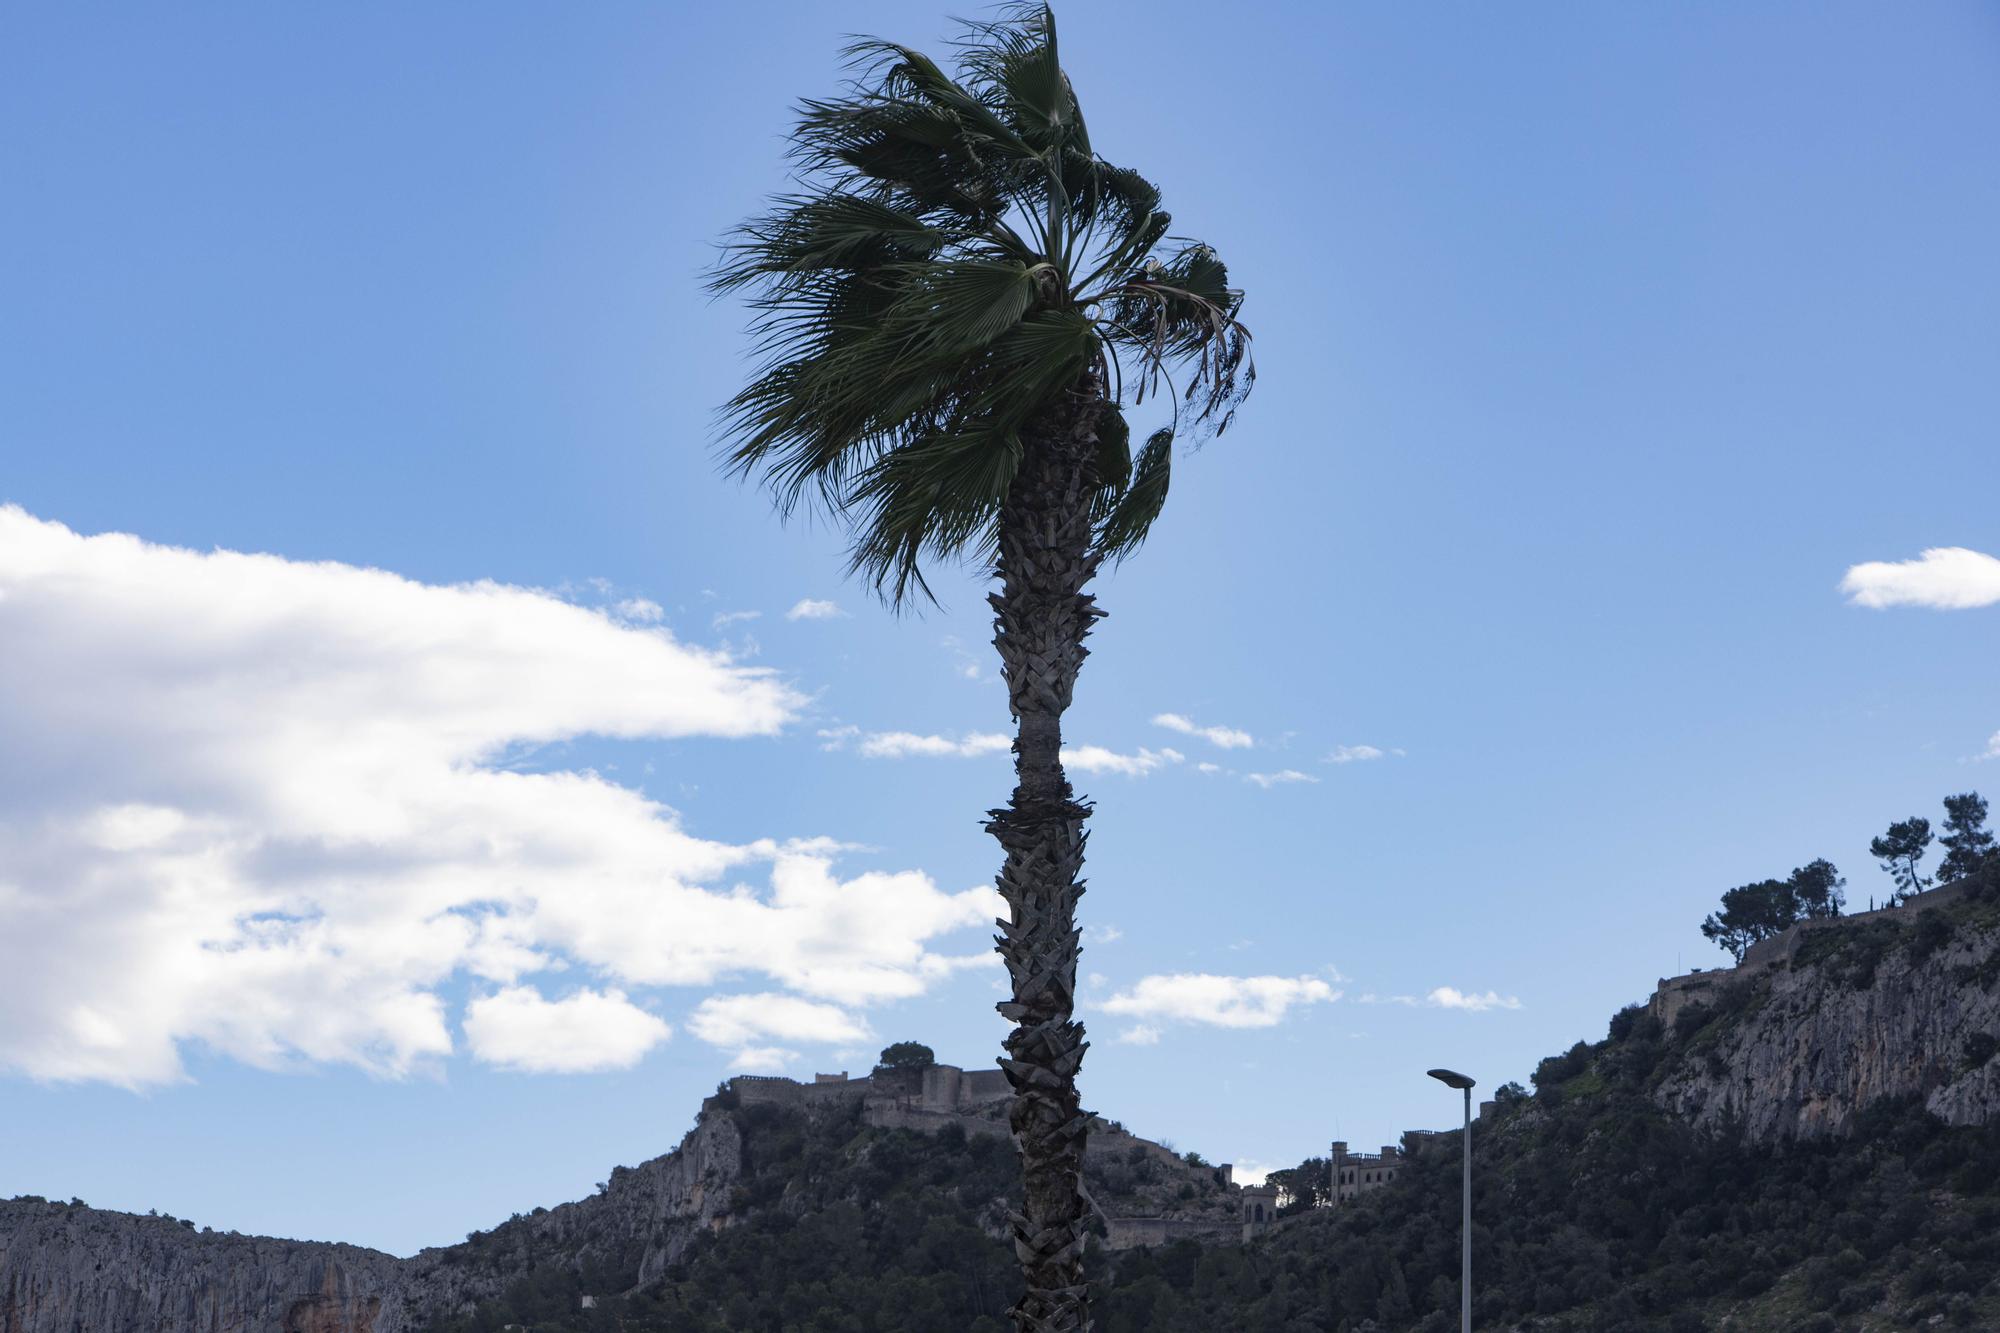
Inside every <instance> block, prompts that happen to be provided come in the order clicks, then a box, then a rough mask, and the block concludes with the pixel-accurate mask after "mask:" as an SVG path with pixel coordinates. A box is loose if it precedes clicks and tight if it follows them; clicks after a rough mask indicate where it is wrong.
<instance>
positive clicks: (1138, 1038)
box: [1118, 1023, 1160, 1046]
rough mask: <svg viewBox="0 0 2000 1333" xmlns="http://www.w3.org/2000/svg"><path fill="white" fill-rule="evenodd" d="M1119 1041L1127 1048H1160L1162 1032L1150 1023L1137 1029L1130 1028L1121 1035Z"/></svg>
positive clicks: (1143, 1024) (1140, 1025)
mask: <svg viewBox="0 0 2000 1333" xmlns="http://www.w3.org/2000/svg"><path fill="white" fill-rule="evenodd" d="M1118 1040H1119V1041H1121V1042H1123V1043H1125V1044H1126V1045H1127V1046H1158V1045H1159V1044H1160V1030H1159V1029H1158V1028H1156V1027H1154V1026H1152V1025H1151V1024H1150V1023H1141V1024H1139V1025H1138V1026H1137V1027H1129V1028H1126V1029H1125V1030H1124V1031H1123V1032H1121V1033H1119V1034H1118Z"/></svg>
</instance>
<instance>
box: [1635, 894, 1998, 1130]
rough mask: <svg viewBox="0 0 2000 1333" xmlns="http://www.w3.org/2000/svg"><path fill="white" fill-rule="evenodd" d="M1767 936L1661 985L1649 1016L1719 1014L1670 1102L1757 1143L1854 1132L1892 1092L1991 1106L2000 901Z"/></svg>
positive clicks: (1958, 903)
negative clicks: (1761, 950) (1751, 956)
mask: <svg viewBox="0 0 2000 1333" xmlns="http://www.w3.org/2000/svg"><path fill="white" fill-rule="evenodd" d="M1921 903H1922V900H1919V904H1921ZM1795 930H1797V928H1795ZM1773 943H1774V944H1781V947H1778V948H1774V949H1771V950H1767V951H1766V952H1765V954H1764V956H1763V957H1762V958H1759V959H1756V960H1754V965H1751V966H1745V967H1742V968H1738V969H1736V970H1735V971H1734V972H1720V973H1707V974H1702V976H1701V978H1699V979H1690V978H1679V979H1676V982H1669V983H1666V984H1664V985H1663V986H1662V989H1661V993H1660V995H1659V996H1656V997H1655V1001H1654V1012H1655V1013H1656V1015H1660V1016H1662V1017H1668V1016H1670V1015H1671V1016H1675V1017H1678V1016H1680V1011H1681V1010H1683V1009H1686V1008H1688V1007H1689V1005H1691V1004H1703V1005H1707V1006H1708V1009H1707V1010H1706V1011H1697V1012H1696V1013H1695V1015H1694V1017H1693V1019H1687V1018H1683V1019H1682V1022H1681V1026H1682V1027H1683V1028H1687V1027H1691V1026H1693V1025H1694V1022H1695V1021H1698V1020H1699V1019H1700V1017H1702V1015H1703V1012H1713V1013H1715V1014H1717V1015H1719V1016H1720V1021H1717V1022H1714V1023H1713V1024H1712V1025H1710V1026H1708V1027H1707V1028H1705V1029H1703V1030H1701V1031H1700V1032H1699V1033H1697V1034H1696V1035H1694V1036H1693V1037H1692V1039H1691V1041H1690V1042H1689V1049H1688V1051H1687V1053H1686V1054H1685V1055H1684V1057H1683V1058H1682V1059H1681V1060H1680V1062H1679V1063H1678V1065H1677V1066H1676V1067H1675V1068H1674V1069H1673V1070H1672V1072H1670V1073H1669V1075H1668V1076H1667V1078H1666V1079H1665V1080H1664V1082H1663V1083H1662V1084H1661V1085H1660V1087H1659V1089H1658V1092H1657V1094H1656V1096H1657V1098H1658V1100H1659V1101H1660V1103H1661V1104H1662V1105H1663V1106H1665V1107H1666V1108H1667V1109H1669V1110H1671V1111H1674V1112H1676V1113H1678V1114H1680V1115H1682V1116H1684V1117H1686V1118H1688V1119H1689V1120H1691V1121H1693V1122H1694V1123H1696V1124H1697V1125H1701V1126H1704V1127H1708V1128H1712V1129H1717V1130H1729V1131H1731V1132H1737V1133H1741V1134H1742V1135H1743V1136H1745V1137H1746V1138H1748V1139H1750V1140H1751V1141H1755V1142H1781V1141H1785V1140H1795V1139H1814V1138H1821V1137H1826V1136H1830V1135H1844V1134H1848V1133H1851V1132H1852V1131H1853V1129H1854V1127H1855V1124H1856V1121H1857V1118H1858V1117H1859V1116H1860V1115H1861V1113H1862V1112H1863V1111H1865V1110H1866V1109H1867V1108H1868V1107H1869V1106H1871V1105H1873V1104H1874V1103H1876V1102H1879V1101H1883V1100H1887V1099H1893V1098H1905V1097H1916V1098H1921V1099H1922V1101H1923V1103H1924V1105H1925V1106H1926V1107H1927V1108H1928V1109H1929V1110H1930V1111H1931V1112H1932V1114H1934V1115H1936V1116H1937V1117H1939V1118H1940V1119H1942V1120H1944V1121H1945V1122H1946V1123H1949V1124H1954V1125H1978V1124H1986V1123H1988V1122H1990V1121H1992V1120H1994V1119H1995V1118H1996V1117H2000V1060H1996V1058H1995V1051H1996V1046H2000V902H1996V901H1994V900H1993V899H1992V898H1990V897H1989V898H1982V897H1979V896H1968V895H1965V894H1953V895H1951V897H1950V898H1949V899H1948V900H1946V899H1941V901H1940V902H1939V903H1938V904H1936V905H1935V906H1921V905H1912V906H1909V907H1904V908H1899V909H1896V910H1894V911H1892V912H1876V913H1870V914H1867V915H1865V916H1861V917H1851V918H1846V919H1844V920H1841V921H1837V922H1832V923H1828V924H1826V925H1823V926H1816V927H1815V928H1813V929H1810V930H1798V931H1797V933H1796V934H1795V935H1794V936H1793V937H1792V938H1790V939H1789V940H1784V939H1782V937H1781V941H1773ZM1691 980H1698V981H1699V982H1700V983H1701V985H1700V988H1699V990H1693V989H1691V987H1690V985H1689V984H1688V983H1690V982H1691ZM1677 983H1679V984H1677ZM1669 1021H1671V1018H1670V1019H1669Z"/></svg>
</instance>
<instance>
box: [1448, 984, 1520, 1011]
mask: <svg viewBox="0 0 2000 1333" xmlns="http://www.w3.org/2000/svg"><path fill="white" fill-rule="evenodd" d="M1424 1002H1425V1003H1426V1004H1428V1005H1430V1006H1431V1008H1433V1009H1468V1010H1471V1011H1472V1012H1473V1013H1484V1012H1485V1011H1486V1010H1488V1009H1519V1008H1520V1007H1521V1002H1520V1000H1518V999H1517V998H1515V997H1514V996H1512V995H1506V996H1503V995H1501V994H1500V993H1499V992H1497V991H1486V992H1484V993H1481V992H1478V991H1462V990H1459V989H1457V988H1456V987H1453V986H1439V987H1437V988H1436V989H1434V990H1433V991H1431V993H1430V994H1429V995H1426V996H1425V997H1424Z"/></svg>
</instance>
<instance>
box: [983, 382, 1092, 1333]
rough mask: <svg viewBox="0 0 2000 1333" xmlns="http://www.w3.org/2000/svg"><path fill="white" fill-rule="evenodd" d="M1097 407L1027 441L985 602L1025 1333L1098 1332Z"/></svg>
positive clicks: (1088, 404)
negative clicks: (1093, 1127) (1092, 1183)
mask: <svg viewBox="0 0 2000 1333" xmlns="http://www.w3.org/2000/svg"><path fill="white" fill-rule="evenodd" d="M1102 411H1103V399H1102V388H1101V386H1100V385H1099V384H1098V383H1097V381H1096V379H1095V378H1094V377H1092V378H1088V379H1086V380H1085V381H1084V382H1083V383H1082V384H1081V385H1079V386H1078V387H1077V389H1076V390H1074V391H1072V392H1070V393H1066V394H1064V395H1063V396H1062V398H1061V400H1059V401H1058V402H1057V403H1056V404H1054V405H1052V406H1051V408H1050V410H1049V411H1048V412H1047V413H1045V414H1044V415H1043V417H1042V418H1041V420H1039V421H1038V422H1037V424H1036V429H1035V430H1033V431H1032V432H1030V434H1029V437H1028V438H1027V439H1026V440H1025V441H1024V447H1023V457H1022V459H1021V465H1020V469H1019V471H1018V472H1017V473H1016V475H1015V478H1014V482H1013V485H1012V486H1011V487H1010V488H1009V490H1008V492H1007V500H1006V503H1005V504H1004V505H1003V506H1002V507H1001V510H1000V550H999V562H998V573H999V577H1000V591H999V592H998V593H996V594H994V595H992V596H991V597H989V598H988V599H987V600H988V601H989V602H991V603H992V606H993V610H994V613H995V614H994V620H993V625H994V631H995V633H994V638H993V644H994V647H996V648H997V649H999V651H1000V663H1001V675H1002V676H1003V677H1004V678H1005V679H1006V681H1007V690H1008V703H1009V707H1010V708H1011V709H1012V711H1013V715H1014V722H1015V738H1014V773H1015V786H1014V794H1013V798H1012V800H1010V801H1009V802H1008V805H1007V807H1006V808H1005V809H1004V810H994V811H990V812H989V819H988V822H987V825H986V828H987V831H988V832H989V833H991V834H992V835H993V836H994V837H995V838H998V839H999V840H1000V846H1001V848H1002V849H1003V850H1004V851H1005V852H1006V861H1005V864H1004V865H1003V866H1002V867H1001V870H1000V875H999V880H998V883H999V887H1000V895H1001V897H1003V898H1004V899H1006V902H1007V907H1008V911H1009V919H1008V920H1006V921H1002V922H1000V923H999V925H1000V926H1001V928H1002V930H1003V931H1004V932H1005V933H1004V934H1001V935H999V936H996V937H995V940H994V942H995V944H996V945H997V946H998V947H999V951H1000V956H1001V957H1002V958H1004V959H1005V960H1006V962H1007V973H1008V976H1009V978H1010V979H1011V981H1012V982H1013V998H1012V999H1011V1000H1010V1001H1008V1002H1007V1003H1005V1004H1002V1005H1000V1006H999V1010H1000V1013H1001V1014H1002V1016H1004V1017H1005V1018H1006V1019H1008V1021H1010V1022H1012V1023H1013V1024H1014V1025H1015V1027H1014V1030H1013V1031H1012V1032H1010V1033H1009V1034H1008V1035H1007V1041H1006V1052H1007V1053H1006V1055H1005V1056H1004V1057H1003V1058H1002V1059H1001V1061H1000V1064H1001V1067H1002V1068H1003V1069H1004V1070H1005V1071H1006V1073H1007V1078H1008V1081H1009V1082H1010V1083H1011V1084H1012V1085H1013V1088H1014V1102H1013V1106H1012V1108H1011V1109H1010V1112H1009V1123H1010V1124H1011V1126H1012V1128H1013V1131H1014V1141H1015V1143H1016V1145H1017V1146H1018V1147H1019V1149H1020V1153H1021V1171H1022V1177H1023V1182H1024V1184H1025V1187H1026V1188H1025V1191H1024V1196H1025V1197H1024V1203H1023V1206H1022V1210H1021V1212H1020V1213H1019V1214H1018V1215H1016V1216H1015V1217H1014V1218H1013V1229H1014V1252H1015V1254H1016V1256H1017V1257H1018V1258H1019V1259H1020V1261H1021V1272H1022V1276H1023V1277H1024V1278H1025V1279H1026V1282H1027V1292H1026V1294H1024V1295H1023V1296H1022V1297H1021V1300H1020V1302H1019V1303H1018V1304H1016V1305H1015V1306H1014V1308H1013V1310H1012V1311H1011V1313H1012V1315H1013V1319H1014V1327H1015V1329H1016V1333H1084V1331H1085V1330H1088V1329H1089V1328H1090V1314H1089V1309H1088V1299H1087V1298H1088V1291H1087V1288H1086V1284H1085V1282H1084V1277H1083V1247H1084V1220H1085V1216H1086V1207H1085V1202H1084V1196H1083V1180H1082V1173H1083V1148H1084V1135H1085V1131H1086V1130H1087V1128H1088V1127H1089V1123H1090V1117H1089V1116H1088V1115H1087V1114H1085V1112H1084V1111H1083V1109H1082V1106H1081V1104H1080V1103H1079V1101H1078V1099H1077V1092H1076V1074H1077V1070H1078V1068H1079V1067H1080V1066H1081V1065H1082V1063H1083V1053H1084V1050H1085V1048H1086V1046H1087V1044H1088V1043H1086V1042H1085V1041H1084V1039H1083V1025H1082V1024H1081V1023H1078V1022H1076V1021H1075V1019H1074V1016H1073V1009H1074V1006H1075V1000H1076V967H1077V953H1078V950H1077V929H1076V900H1077V899H1078V898H1079V897H1081V896H1082V894H1083V883H1082V881H1081V880H1080V879H1079V878H1078V875H1079V873H1080V872H1081V871H1082V869H1083V844H1084V839H1085V836H1086V835H1085V833H1084V828H1083V821H1084V820H1085V818H1086V817H1088V815H1089V813H1090V809H1089V807H1088V806H1086V805H1083V804H1081V803H1079V802H1078V801H1077V800H1075V799H1074V796H1073V794H1072V793H1071V791H1070V785H1069V779H1068V778H1067V777H1066V776H1065V775H1064V773H1063V766H1062V715H1063V710H1064V709H1066V708H1068V707H1069V702H1070V694H1071V691H1072V689H1073V688H1074V687H1075V685H1076V676H1077V671H1078V670H1079V669H1080V668H1081V667H1082V666H1083V659H1084V657H1085V656H1086V653H1087V650H1086V649H1085V648H1084V646H1083V640H1084V636H1086V635H1087V634H1089V633H1090V627H1091V624H1092V622H1093V621H1095V620H1096V619H1097V618H1098V617H1099V616H1100V615H1101V614H1103V613H1102V612H1100V611H1098V610H1097V607H1096V604H1095V601H1094V599H1093V598H1092V597H1091V596H1090V595H1089V594H1088V593H1086V592H1084V591H1083V589H1084V585H1085V584H1087V583H1088V582H1089V581H1090V578H1091V575H1093V574H1095V573H1096V572H1097V558H1096V556H1095V555H1094V554H1093V553H1092V551H1091V521H1090V504H1091V495H1092V492H1093V491H1094V489H1095V484H1096V470H1097V469H1096V452H1097V421H1098V417H1099V415H1100V413H1101V412H1102Z"/></svg>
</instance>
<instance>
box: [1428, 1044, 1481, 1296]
mask: <svg viewBox="0 0 2000 1333" xmlns="http://www.w3.org/2000/svg"><path fill="white" fill-rule="evenodd" d="M1430 1076H1431V1077H1432V1078H1434V1079H1436V1080H1437V1081H1438V1082H1440V1083H1442V1084H1444V1085H1445V1086H1446V1087H1448V1088H1456V1089H1458V1090H1459V1091H1460V1092H1462V1093H1464V1094H1465V1136H1464V1137H1463V1138H1462V1139H1460V1140H1459V1147H1460V1149H1461V1152H1460V1154H1459V1155H1460V1156H1461V1157H1462V1158H1463V1159H1464V1162H1465V1200H1464V1210H1463V1214H1462V1218H1461V1223H1460V1235H1461V1236H1462V1238H1463V1243H1462V1245H1461V1246H1460V1250H1459V1271H1458V1327H1459V1333H1472V1087H1473V1084H1472V1080H1471V1079H1469V1078H1467V1077H1466V1076H1465V1075H1463V1074H1459V1073H1454V1072H1453V1071H1452V1070H1449V1069H1433V1070H1431V1071H1430Z"/></svg>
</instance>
